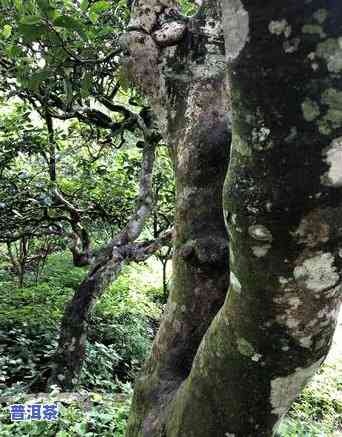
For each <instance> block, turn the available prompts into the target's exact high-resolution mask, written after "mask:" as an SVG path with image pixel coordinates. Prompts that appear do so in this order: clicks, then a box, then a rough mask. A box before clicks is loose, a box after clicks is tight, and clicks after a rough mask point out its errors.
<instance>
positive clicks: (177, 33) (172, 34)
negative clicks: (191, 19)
mask: <svg viewBox="0 0 342 437" xmlns="http://www.w3.org/2000/svg"><path fill="white" fill-rule="evenodd" d="M185 29H186V26H185V24H184V23H177V22H176V21H173V22H170V23H164V24H163V25H162V27H161V28H160V29H158V30H157V31H155V32H154V33H153V38H154V39H155V41H157V43H159V44H161V45H163V44H166V45H172V44H176V42H177V41H179V40H180V39H181V38H182V36H183V35H184V32H185Z"/></svg>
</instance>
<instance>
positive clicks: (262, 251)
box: [252, 244, 271, 258]
mask: <svg viewBox="0 0 342 437" xmlns="http://www.w3.org/2000/svg"><path fill="white" fill-rule="evenodd" d="M270 249H271V245H270V244H264V245H262V246H252V252H253V255H254V256H256V257H257V258H262V257H263V256H265V255H266V254H267V252H268V251H269V250H270Z"/></svg>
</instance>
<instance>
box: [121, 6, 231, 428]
mask: <svg viewBox="0 0 342 437" xmlns="http://www.w3.org/2000/svg"><path fill="white" fill-rule="evenodd" d="M132 33H133V32H132ZM137 33H138V32H137V31H136V30H135V31H134V36H131V38H132V39H133V42H131V44H130V45H129V47H130V55H131V59H133V60H134V65H133V66H131V68H132V70H134V69H135V71H133V76H134V78H135V80H136V82H137V83H138V84H140V86H141V88H142V89H143V90H144V91H145V92H146V91H147V92H148V90H149V84H147V85H146V86H145V84H144V77H145V76H142V77H141V75H140V69H139V66H138V67H137V62H139V57H137V56H135V55H136V47H134V45H133V43H135V41H136V40H137V38H138V37H137V36H136V35H137ZM151 44H155V46H153V47H154V49H155V50H153V56H156V55H155V53H156V52H157V53H158V56H159V63H160V64H159V65H162V67H161V68H160V70H159V71H155V72H154V77H155V80H156V82H157V83H156V85H155V87H154V90H156V89H158V86H159V87H160V91H159V94H157V95H156V94H155V95H154V96H152V97H151V102H152V105H153V106H154V108H155V110H156V112H157V111H158V108H159V106H160V104H161V102H162V104H163V105H165V106H164V110H163V111H162V112H160V111H159V114H160V119H161V124H162V125H163V121H164V120H163V117H165V118H166V119H167V123H165V124H164V128H165V126H166V127H167V138H168V140H169V144H170V146H171V147H172V149H173V151H174V155H175V161H176V162H175V164H176V218H175V221H176V240H175V244H174V247H175V250H174V253H175V255H174V257H173V278H172V285H171V287H170V288H171V289H170V296H169V299H168V303H167V307H166V311H165V315H164V318H163V321H162V323H161V326H160V329H159V332H158V334H157V337H156V339H155V341H154V343H153V347H152V352H151V356H150V357H149V359H148V361H147V363H146V366H145V369H144V371H143V372H142V375H141V376H140V377H138V379H137V381H136V385H135V395H134V400H133V408H132V414H131V417H130V420H129V425H128V431H127V435H128V436H137V435H162V434H161V433H162V432H163V431H162V430H163V426H164V422H163V419H162V416H163V411H164V409H165V407H166V406H167V405H168V403H169V402H170V400H171V399H172V397H173V396H174V394H175V393H176V391H177V389H178V388H179V386H180V385H181V383H182V382H183V381H184V380H185V379H186V378H187V376H188V375H189V372H190V369H191V366H192V362H193V358H194V355H195V353H196V351H197V348H198V346H199V344H200V341H201V339H202V337H203V335H204V333H205V332H206V330H207V329H208V327H209V325H210V323H211V321H212V319H213V317H214V316H215V314H216V313H217V311H218V310H219V308H220V307H221V305H222V304H223V302H224V298H225V295H226V292H227V287H228V277H229V274H228V237H227V234H226V229H225V225H224V218H223V211H222V187H223V182H224V178H225V174H226V171H227V168H228V159H229V143H230V131H229V105H228V103H229V96H228V95H227V87H226V71H225V61H224V56H223V47H224V41H223V37H222V33H221V27H220V25H219V16H218V12H217V5H216V4H215V3H214V2H213V3H212V4H211V5H210V7H209V6H207V8H206V9H204V10H203V12H202V14H200V15H199V16H197V17H196V19H193V20H192V21H191V22H190V23H189V25H188V30H187V32H186V33H185V35H184V36H183V39H182V42H181V43H180V45H179V46H178V48H177V49H176V48H175V47H173V48H169V47H168V48H166V49H160V47H158V45H157V44H156V43H155V42H153V39H151ZM143 49H144V47H142V48H141V50H142V51H143ZM147 49H148V50H147V53H145V56H141V58H144V59H145V65H146V63H147V62H146V60H147V59H148V55H149V53H148V52H150V53H151V49H150V47H149V46H147ZM138 53H139V55H140V52H138ZM161 60H162V61H161ZM153 65H155V64H153ZM150 77H151V75H150ZM162 93H165V94H162ZM160 96H161V99H162V100H161V101H158V98H159V97H160ZM156 100H157V102H156ZM165 112H167V114H166V116H165Z"/></svg>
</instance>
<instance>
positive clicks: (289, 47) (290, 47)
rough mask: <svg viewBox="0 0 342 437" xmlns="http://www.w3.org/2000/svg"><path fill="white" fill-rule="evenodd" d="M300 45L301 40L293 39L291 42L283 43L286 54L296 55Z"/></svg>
mask: <svg viewBox="0 0 342 437" xmlns="http://www.w3.org/2000/svg"><path fill="white" fill-rule="evenodd" d="M299 44H300V39H299V38H292V39H290V40H287V41H284V43H283V49H284V52H285V53H289V54H291V53H294V52H296V51H297V50H298V47H299Z"/></svg>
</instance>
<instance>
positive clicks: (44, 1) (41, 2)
mask: <svg viewBox="0 0 342 437" xmlns="http://www.w3.org/2000/svg"><path fill="white" fill-rule="evenodd" d="M37 3H38V6H39V9H40V10H41V11H43V12H48V11H49V10H50V9H52V7H51V5H50V2H49V0H37Z"/></svg>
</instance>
